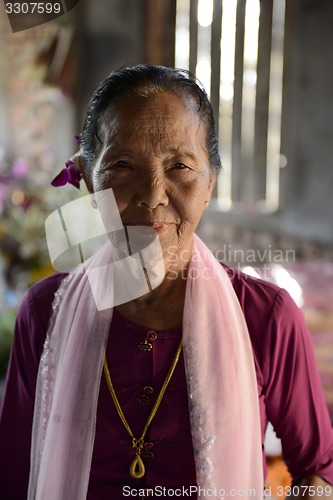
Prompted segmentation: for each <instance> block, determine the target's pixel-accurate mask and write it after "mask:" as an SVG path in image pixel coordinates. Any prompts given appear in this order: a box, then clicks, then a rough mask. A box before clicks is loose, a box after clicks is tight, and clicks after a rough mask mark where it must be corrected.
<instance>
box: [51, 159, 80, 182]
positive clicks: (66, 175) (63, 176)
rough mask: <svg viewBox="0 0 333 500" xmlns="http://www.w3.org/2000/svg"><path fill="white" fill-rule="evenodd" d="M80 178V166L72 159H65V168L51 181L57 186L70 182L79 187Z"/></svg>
mask: <svg viewBox="0 0 333 500" xmlns="http://www.w3.org/2000/svg"><path fill="white" fill-rule="evenodd" d="M81 179H82V172H81V169H80V167H78V166H77V165H76V163H75V162H74V161H73V160H67V161H66V163H65V168H63V169H62V170H61V172H59V174H58V175H57V176H56V177H55V178H54V179H53V181H52V182H51V185H52V186H55V187H59V186H64V185H65V184H67V183H68V184H72V185H73V186H75V187H76V188H78V189H80V180H81Z"/></svg>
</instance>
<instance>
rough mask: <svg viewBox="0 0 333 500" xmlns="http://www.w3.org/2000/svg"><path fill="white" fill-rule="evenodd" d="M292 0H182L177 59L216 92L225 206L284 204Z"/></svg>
mask: <svg viewBox="0 0 333 500" xmlns="http://www.w3.org/2000/svg"><path fill="white" fill-rule="evenodd" d="M285 3H286V0H265V1H261V2H260V0H224V1H223V0H177V10H176V44H175V47H176V48H175V64H176V67H181V68H185V69H189V70H190V71H191V72H193V73H195V74H196V76H197V78H198V79H199V80H200V81H201V83H202V84H203V85H204V86H205V88H206V90H207V93H208V95H209V96H210V99H211V102H212V105H213V109H214V113H215V118H216V125H217V129H218V136H219V147H220V153H221V158H222V165H223V170H224V171H223V173H222V175H221V176H220V177H219V183H218V188H217V201H218V204H219V206H220V207H221V208H222V209H224V210H232V209H237V207H241V208H242V209H244V208H245V209H246V210H247V211H249V212H256V213H257V212H274V211H276V210H277V209H278V208H279V197H280V183H279V178H280V168H284V167H285V166H286V164H287V160H286V158H285V157H284V156H283V155H281V151H280V146H281V109H282V79H283V51H284V25H285Z"/></svg>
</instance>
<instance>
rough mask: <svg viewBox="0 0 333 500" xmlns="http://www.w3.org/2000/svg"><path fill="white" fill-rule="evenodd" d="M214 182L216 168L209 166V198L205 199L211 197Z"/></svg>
mask: <svg viewBox="0 0 333 500" xmlns="http://www.w3.org/2000/svg"><path fill="white" fill-rule="evenodd" d="M215 184H216V170H215V168H214V169H213V168H211V176H210V181H209V185H208V195H209V199H208V200H207V201H210V199H211V196H212V192H213V190H214V187H215Z"/></svg>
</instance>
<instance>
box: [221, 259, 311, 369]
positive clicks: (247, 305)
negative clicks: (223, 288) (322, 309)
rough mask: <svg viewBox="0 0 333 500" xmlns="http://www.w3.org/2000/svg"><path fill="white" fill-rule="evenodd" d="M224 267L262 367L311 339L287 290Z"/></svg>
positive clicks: (301, 316) (302, 318)
mask: <svg viewBox="0 0 333 500" xmlns="http://www.w3.org/2000/svg"><path fill="white" fill-rule="evenodd" d="M222 265H223V267H224V269H225V270H226V272H227V273H228V275H229V277H230V280H231V283H232V285H233V288H234V290H235V293H236V295H237V297H238V300H239V303H240V306H241V308H242V310H243V313H244V317H245V320H246V323H247V326H248V330H249V334H250V338H251V343H252V347H253V349H254V352H255V355H256V356H257V358H258V361H259V363H260V365H261V366H263V364H264V363H267V362H269V359H270V357H271V356H272V354H273V353H274V354H278V352H279V351H280V350H281V349H282V348H284V349H285V348H287V347H289V349H292V347H295V345H296V344H297V343H299V342H301V343H302V342H303V339H304V336H305V337H308V336H309V333H308V330H307V327H306V324H305V320H304V315H303V312H302V311H301V310H300V309H299V307H298V306H297V305H296V304H295V302H294V300H293V299H292V298H291V296H290V295H289V293H288V292H287V291H286V290H284V289H283V288H280V287H278V286H277V285H275V284H273V283H270V282H268V281H265V280H263V279H259V278H254V277H252V276H249V275H247V274H245V273H243V272H241V271H239V270H237V269H236V270H235V269H232V268H230V267H228V266H225V265H224V264H222Z"/></svg>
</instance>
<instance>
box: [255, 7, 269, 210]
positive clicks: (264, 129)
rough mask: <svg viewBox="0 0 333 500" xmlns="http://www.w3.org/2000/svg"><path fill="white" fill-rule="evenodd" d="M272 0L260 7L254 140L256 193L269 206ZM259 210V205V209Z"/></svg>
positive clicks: (257, 198) (256, 196) (263, 204)
mask: <svg viewBox="0 0 333 500" xmlns="http://www.w3.org/2000/svg"><path fill="white" fill-rule="evenodd" d="M272 18H273V0H266V1H265V2H261V4H260V21H259V43H258V66H257V96H256V111H255V113H256V116H255V139H254V141H255V142H254V165H255V186H254V187H255V191H254V198H255V200H258V201H259V203H261V205H262V208H264V207H265V203H266V182H267V172H266V169H267V164H266V158H267V133H268V97H269V76H270V63H271V47H272ZM258 208H260V205H259V207H258Z"/></svg>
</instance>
